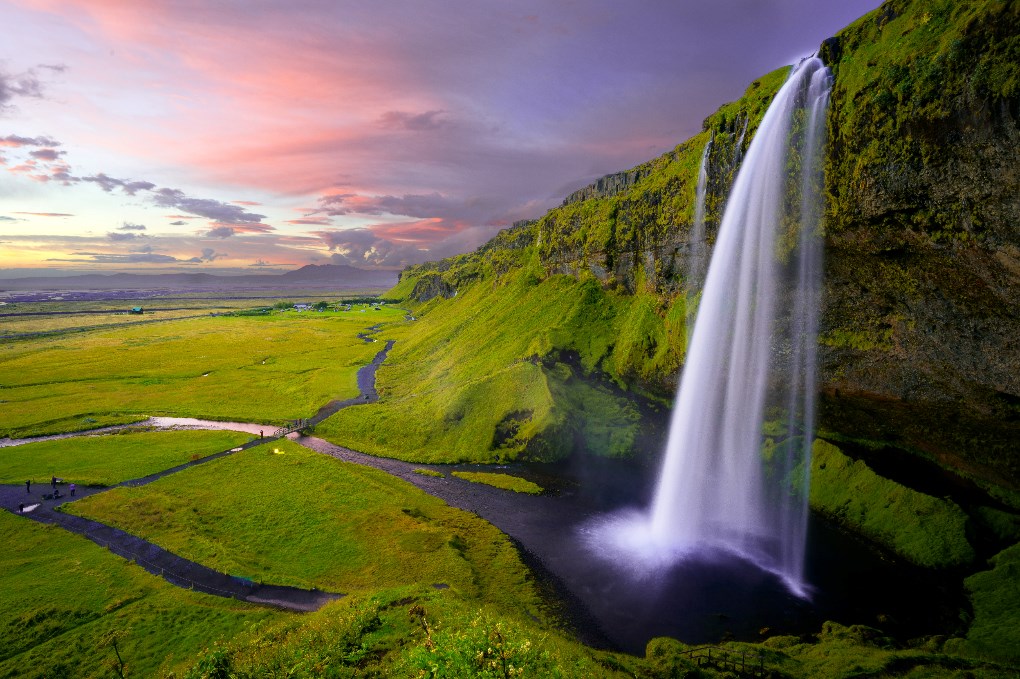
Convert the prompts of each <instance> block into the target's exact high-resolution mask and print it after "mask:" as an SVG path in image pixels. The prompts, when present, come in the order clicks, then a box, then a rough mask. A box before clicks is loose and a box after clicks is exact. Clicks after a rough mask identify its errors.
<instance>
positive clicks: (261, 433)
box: [259, 429, 263, 438]
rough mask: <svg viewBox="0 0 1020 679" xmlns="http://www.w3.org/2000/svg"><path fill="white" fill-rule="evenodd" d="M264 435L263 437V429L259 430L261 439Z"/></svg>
mask: <svg viewBox="0 0 1020 679" xmlns="http://www.w3.org/2000/svg"><path fill="white" fill-rule="evenodd" d="M262 435H263V432H262V430H261V429H259V438H262Z"/></svg>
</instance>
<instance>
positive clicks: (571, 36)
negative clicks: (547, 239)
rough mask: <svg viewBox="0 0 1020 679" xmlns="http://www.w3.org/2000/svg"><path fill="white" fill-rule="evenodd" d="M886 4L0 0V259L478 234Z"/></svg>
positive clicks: (427, 242) (308, 255)
mask: <svg viewBox="0 0 1020 679" xmlns="http://www.w3.org/2000/svg"><path fill="white" fill-rule="evenodd" d="M879 4H880V2H879V0H840V1H839V2H832V1H831V0H712V1H705V0H698V1H697V2H691V1H690V0H635V1H634V2H627V3H623V2H619V1H618V0H585V1H584V2H580V1H575V0H520V1H512V2H511V1H508V0H500V1H497V0H387V1H385V2H379V1H378V0H351V1H347V0H288V1H287V2H283V1H281V0H277V1H273V2H269V1H266V0H3V2H0V25H2V26H5V27H6V28H7V30H6V31H4V33H5V36H4V40H3V41H2V43H0V276H2V277H20V276H29V275H43V274H45V275H52V274H59V273H82V272H104V273H112V272H117V271H128V272H135V273H138V272H151V273H157V272H158V273H165V272H179V271H204V272H207V273H252V272H257V271H263V272H265V271H280V272H282V271H285V270H289V269H295V268H297V267H300V266H303V265H306V264H349V265H353V266H359V267H362V268H388V269H395V268H402V267H404V266H406V265H407V264H412V263H418V262H422V261H426V260H434V259H439V258H442V257H446V256H450V255H453V254H457V253H460V252H467V251H470V250H473V249H474V248H476V247H478V246H479V245H481V244H482V243H484V242H485V241H487V240H488V239H489V238H491V237H492V236H493V235H494V234H495V233H496V232H497V231H498V230H499V229H501V228H505V227H507V226H510V225H511V224H512V223H513V222H514V221H516V220H520V219H534V218H538V217H540V216H541V215H542V214H544V213H545V212H546V211H547V210H548V209H549V208H551V207H554V206H555V205H557V204H559V203H560V202H561V201H562V199H563V197H564V196H565V195H566V194H568V193H570V192H571V191H573V190H575V189H577V188H579V187H581V186H584V185H586V184H588V183H590V182H592V181H593V180H595V179H596V178H598V177H600V176H602V175H604V174H608V173H611V172H616V171H619V170H624V169H627V168H629V167H632V166H634V165H637V164H639V163H641V162H644V161H646V160H649V159H651V158H654V157H656V156H657V155H660V154H661V153H663V152H665V151H667V150H669V149H671V148H673V147H674V146H676V145H677V144H678V143H680V142H682V141H683V140H685V139H686V138H688V137H690V136H692V135H694V134H697V133H698V132H699V131H700V129H701V123H702V120H704V118H705V117H706V116H707V115H709V114H710V113H712V112H713V111H714V110H715V109H716V108H718V107H719V106H720V105H721V104H723V103H726V102H728V101H732V100H734V99H736V98H738V97H739V96H740V95H741V94H742V93H743V91H744V89H745V88H746V87H747V86H748V84H750V82H751V81H752V80H754V79H755V78H757V77H758V76H760V75H763V74H764V73H768V72H770V71H772V70H774V69H776V68H779V67H781V66H783V65H785V64H789V63H792V62H794V61H795V60H797V59H799V58H800V57H803V56H806V55H808V54H811V53H812V52H814V51H815V49H817V47H818V45H819V44H820V43H821V41H822V40H824V39H825V38H827V37H829V36H831V35H833V34H834V33H836V32H837V31H838V30H839V29H841V28H842V27H844V26H845V25H847V24H849V23H850V22H852V21H853V20H854V19H856V18H857V17H859V16H861V15H863V14H865V13H867V12H868V11H870V10H872V9H874V8H875V7H877V6H878V5H879Z"/></svg>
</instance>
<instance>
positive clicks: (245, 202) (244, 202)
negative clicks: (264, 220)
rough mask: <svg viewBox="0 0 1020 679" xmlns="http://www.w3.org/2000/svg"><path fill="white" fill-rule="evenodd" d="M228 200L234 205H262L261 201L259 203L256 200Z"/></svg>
mask: <svg viewBox="0 0 1020 679" xmlns="http://www.w3.org/2000/svg"><path fill="white" fill-rule="evenodd" d="M230 202H231V203H233V204H234V205H249V206H251V205H262V203H259V202H258V201H254V200H232V201H230Z"/></svg>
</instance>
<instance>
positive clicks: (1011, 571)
mask: <svg viewBox="0 0 1020 679" xmlns="http://www.w3.org/2000/svg"><path fill="white" fill-rule="evenodd" d="M989 563H990V565H991V566H992V568H991V570H987V571H982V572H980V573H976V574H974V575H972V576H970V577H969V578H967V579H966V580H965V581H964V584H965V585H966V587H967V591H968V594H969V596H970V600H971V604H972V606H973V608H974V618H973V621H972V622H971V626H970V629H969V630H968V631H967V638H966V640H965V641H963V642H957V647H956V650H958V651H963V652H966V653H968V654H973V655H978V656H983V657H988V658H991V659H994V660H999V661H1003V662H1010V663H1014V664H1015V665H1017V666H1020V544H1016V545H1013V546H1012V547H1009V548H1008V549H1004V550H1003V551H1001V552H999V553H998V554H996V555H995V556H994V557H992V559H991V560H990V562H989Z"/></svg>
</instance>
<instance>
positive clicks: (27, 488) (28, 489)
mask: <svg viewBox="0 0 1020 679" xmlns="http://www.w3.org/2000/svg"><path fill="white" fill-rule="evenodd" d="M25 494H26V495H31V494H32V479H29V480H28V481H25Z"/></svg>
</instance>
